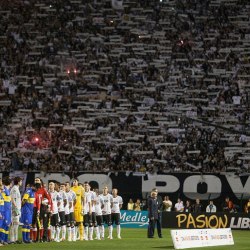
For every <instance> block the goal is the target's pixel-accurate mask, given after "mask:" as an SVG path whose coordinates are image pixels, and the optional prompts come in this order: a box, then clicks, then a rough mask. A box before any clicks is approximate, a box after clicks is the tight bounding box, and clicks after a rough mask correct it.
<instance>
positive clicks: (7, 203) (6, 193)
mask: <svg viewBox="0 0 250 250" xmlns="http://www.w3.org/2000/svg"><path fill="white" fill-rule="evenodd" d="M3 185H4V187H3V191H2V196H3V199H4V212H3V217H4V221H3V226H2V228H3V236H2V237H3V238H2V241H3V243H4V244H8V235H9V227H10V223H11V197H10V187H11V179H10V178H9V177H5V178H3Z"/></svg>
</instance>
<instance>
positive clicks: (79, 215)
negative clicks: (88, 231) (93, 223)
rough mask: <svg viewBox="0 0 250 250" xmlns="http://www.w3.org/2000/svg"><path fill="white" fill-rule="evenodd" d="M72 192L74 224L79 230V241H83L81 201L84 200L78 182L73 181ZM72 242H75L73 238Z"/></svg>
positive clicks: (82, 190)
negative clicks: (73, 193) (73, 194)
mask: <svg viewBox="0 0 250 250" xmlns="http://www.w3.org/2000/svg"><path fill="white" fill-rule="evenodd" d="M72 184H73V186H72V188H71V190H72V191H74V192H75V194H76V200H75V204H74V216H75V222H76V228H79V233H80V240H83V239H84V232H83V200H84V188H83V187H82V186H79V185H78V180H77V179H76V178H75V179H73V183H72ZM73 240H75V239H74V238H73Z"/></svg>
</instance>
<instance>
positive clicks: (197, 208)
mask: <svg viewBox="0 0 250 250" xmlns="http://www.w3.org/2000/svg"><path fill="white" fill-rule="evenodd" d="M202 211H203V207H202V204H201V203H200V199H196V200H195V204H194V205H193V212H194V213H201V212H202Z"/></svg>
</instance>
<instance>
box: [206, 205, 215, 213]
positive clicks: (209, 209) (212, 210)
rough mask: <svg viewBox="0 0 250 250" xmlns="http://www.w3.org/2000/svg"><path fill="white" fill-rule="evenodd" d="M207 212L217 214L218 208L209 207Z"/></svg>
mask: <svg viewBox="0 0 250 250" xmlns="http://www.w3.org/2000/svg"><path fill="white" fill-rule="evenodd" d="M206 212H207V213H216V206H215V205H210V204H209V205H207V207H206Z"/></svg>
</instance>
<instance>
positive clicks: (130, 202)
mask: <svg viewBox="0 0 250 250" xmlns="http://www.w3.org/2000/svg"><path fill="white" fill-rule="evenodd" d="M134 205H135V204H134V202H133V200H132V199H131V198H130V199H129V202H128V205H127V209H128V210H134Z"/></svg>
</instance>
